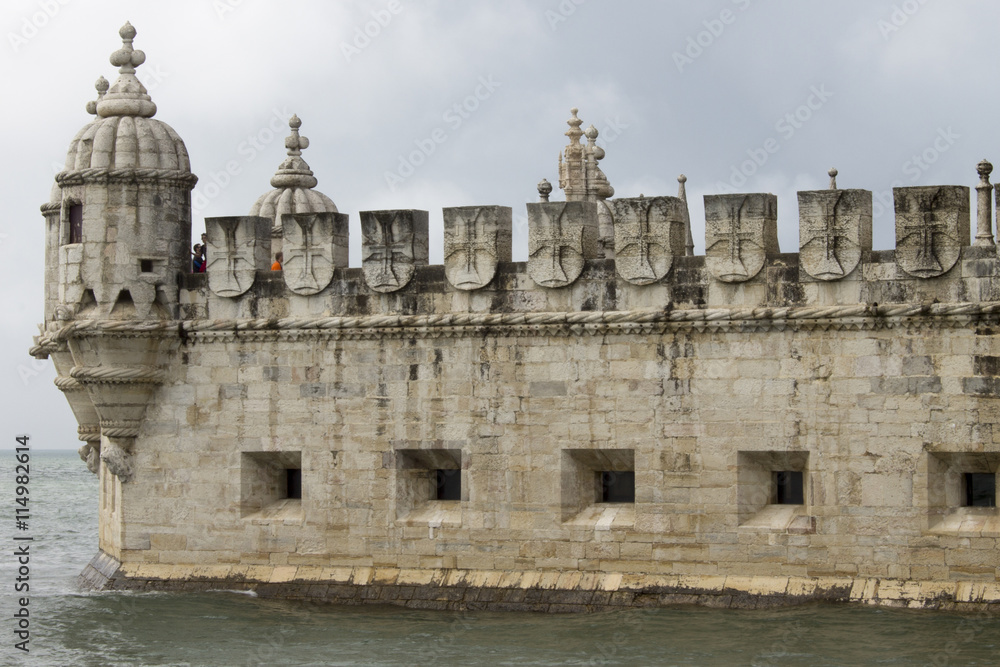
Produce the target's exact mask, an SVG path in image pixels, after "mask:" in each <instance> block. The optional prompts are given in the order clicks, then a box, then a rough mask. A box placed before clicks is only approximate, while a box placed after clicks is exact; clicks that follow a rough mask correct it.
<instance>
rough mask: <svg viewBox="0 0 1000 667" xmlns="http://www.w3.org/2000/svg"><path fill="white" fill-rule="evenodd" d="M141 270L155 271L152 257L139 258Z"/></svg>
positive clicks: (144, 271) (145, 271)
mask: <svg viewBox="0 0 1000 667" xmlns="http://www.w3.org/2000/svg"><path fill="white" fill-rule="evenodd" d="M139 271H140V272H141V273H152V272H153V260H151V259H140V260H139Z"/></svg>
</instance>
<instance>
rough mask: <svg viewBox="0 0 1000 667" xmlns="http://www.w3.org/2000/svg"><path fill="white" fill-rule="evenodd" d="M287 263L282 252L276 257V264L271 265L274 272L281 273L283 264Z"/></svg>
mask: <svg viewBox="0 0 1000 667" xmlns="http://www.w3.org/2000/svg"><path fill="white" fill-rule="evenodd" d="M283 261H285V256H284V255H283V254H281V253H280V252H279V253H277V254H276V255H275V256H274V264H272V265H271V270H272V271H281V263H282V262H283Z"/></svg>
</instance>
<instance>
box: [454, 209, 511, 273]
mask: <svg viewBox="0 0 1000 667" xmlns="http://www.w3.org/2000/svg"><path fill="white" fill-rule="evenodd" d="M511 227H512V214H511V210H510V208H509V207H507V206H460V207H455V208H446V209H444V274H445V276H446V277H447V278H448V282H449V283H451V284H452V285H453V286H454V287H457V288H458V289H462V290H474V289H480V288H482V287H485V286H486V285H488V284H489V282H490V281H491V280H493V276H494V275H496V270H497V266H498V264H499V263H500V262H509V261H510V259H511Z"/></svg>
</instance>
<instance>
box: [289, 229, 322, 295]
mask: <svg viewBox="0 0 1000 667" xmlns="http://www.w3.org/2000/svg"><path fill="white" fill-rule="evenodd" d="M295 222H296V223H297V224H298V225H299V229H300V230H301V231H302V244H301V245H300V246H299V248H298V249H299V251H300V252H301V253H302V259H303V262H302V270H301V271H300V272H299V282H300V283H301V284H302V285H303V286H304V287H311V288H319V287H320V284H319V280H318V279H317V278H316V273H315V272H314V271H313V260H314V259H315V258H316V257H320V256H322V254H323V250H322V249H321V248H320V247H319V246H318V245H317V244H316V243H315V233H314V231H313V230H314V228H315V227H316V218H315V217H314V216H308V217H306V216H300V217H298V218H295Z"/></svg>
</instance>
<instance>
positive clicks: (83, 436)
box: [76, 424, 101, 442]
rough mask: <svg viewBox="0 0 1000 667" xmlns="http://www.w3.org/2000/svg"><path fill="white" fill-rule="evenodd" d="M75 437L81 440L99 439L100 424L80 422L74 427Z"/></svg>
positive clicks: (92, 440) (91, 440)
mask: <svg viewBox="0 0 1000 667" xmlns="http://www.w3.org/2000/svg"><path fill="white" fill-rule="evenodd" d="M76 437H77V439H78V440H81V441H83V442H94V441H98V440H100V439H101V426H100V424H81V425H80V426H77V427H76Z"/></svg>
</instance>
